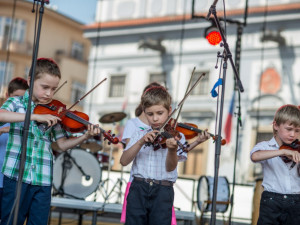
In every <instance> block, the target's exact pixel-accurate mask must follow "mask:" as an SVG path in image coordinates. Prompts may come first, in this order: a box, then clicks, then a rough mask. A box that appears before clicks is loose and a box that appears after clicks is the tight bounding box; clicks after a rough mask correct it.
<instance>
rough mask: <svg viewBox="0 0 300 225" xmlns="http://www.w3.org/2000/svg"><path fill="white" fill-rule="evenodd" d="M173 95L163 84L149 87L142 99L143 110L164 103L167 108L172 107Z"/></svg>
mask: <svg viewBox="0 0 300 225" xmlns="http://www.w3.org/2000/svg"><path fill="white" fill-rule="evenodd" d="M171 102H172V97H171V95H170V94H169V92H168V91H167V90H166V89H165V88H164V87H163V86H153V87H150V88H148V89H147V90H146V91H145V92H144V94H143V96H142V99H141V106H142V109H143V111H145V109H146V108H149V107H151V106H154V105H162V106H164V107H165V108H166V109H167V110H169V109H170V106H171Z"/></svg>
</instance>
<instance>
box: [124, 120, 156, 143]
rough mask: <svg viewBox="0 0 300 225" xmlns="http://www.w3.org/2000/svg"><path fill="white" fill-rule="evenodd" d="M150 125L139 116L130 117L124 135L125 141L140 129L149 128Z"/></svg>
mask: <svg viewBox="0 0 300 225" xmlns="http://www.w3.org/2000/svg"><path fill="white" fill-rule="evenodd" d="M149 128H150V126H149V125H147V124H145V123H143V122H142V121H141V120H140V119H139V118H138V117H136V118H133V119H130V120H128V121H127V123H126V125H125V128H124V132H123V136H122V141H125V140H126V139H128V138H131V137H132V135H134V134H135V133H136V132H138V131H143V130H147V129H149Z"/></svg>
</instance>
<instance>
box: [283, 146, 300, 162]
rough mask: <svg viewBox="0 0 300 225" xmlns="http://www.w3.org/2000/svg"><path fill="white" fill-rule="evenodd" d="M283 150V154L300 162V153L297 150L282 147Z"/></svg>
mask: <svg viewBox="0 0 300 225" xmlns="http://www.w3.org/2000/svg"><path fill="white" fill-rule="evenodd" d="M284 151H285V153H284V155H285V156H286V157H288V158H289V159H290V160H293V161H294V162H295V163H299V162H300V153H299V152H298V151H294V150H288V149H284Z"/></svg>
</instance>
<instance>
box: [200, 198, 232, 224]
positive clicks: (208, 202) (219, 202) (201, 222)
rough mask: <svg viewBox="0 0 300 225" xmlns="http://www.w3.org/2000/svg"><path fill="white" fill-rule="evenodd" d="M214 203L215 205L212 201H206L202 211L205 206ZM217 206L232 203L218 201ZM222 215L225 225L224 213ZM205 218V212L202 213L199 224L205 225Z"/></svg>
mask: <svg viewBox="0 0 300 225" xmlns="http://www.w3.org/2000/svg"><path fill="white" fill-rule="evenodd" d="M212 203H213V201H211V200H207V201H204V202H203V204H202V209H204V208H205V205H207V204H212ZM216 204H222V205H229V204H230V201H216ZM222 215H223V223H224V224H225V217H224V212H223V213H222ZM203 216H204V210H202V211H201V215H200V223H199V224H200V225H204V223H203Z"/></svg>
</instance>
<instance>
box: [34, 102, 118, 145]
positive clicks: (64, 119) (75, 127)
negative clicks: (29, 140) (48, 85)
mask: <svg viewBox="0 0 300 225" xmlns="http://www.w3.org/2000/svg"><path fill="white" fill-rule="evenodd" d="M33 113H35V114H50V115H54V116H57V117H59V118H60V119H61V121H60V123H61V124H62V126H63V128H64V129H65V130H67V131H69V132H71V133H78V132H82V131H84V130H85V129H86V127H87V126H88V125H93V124H92V123H90V122H89V121H88V120H89V116H88V115H87V114H85V113H83V112H79V111H76V110H74V111H71V110H68V109H67V108H66V105H65V104H63V103H62V102H60V101H58V100H52V101H51V102H50V103H48V104H38V105H37V106H36V107H35V109H34V111H33ZM39 127H40V128H41V129H42V130H43V132H45V131H46V130H47V129H49V128H45V127H44V126H39ZM99 128H100V130H101V133H102V134H103V136H104V138H105V139H107V140H109V142H110V143H113V144H118V143H119V139H118V138H117V137H114V136H115V135H114V134H111V131H108V132H106V131H105V130H103V129H102V128H101V127H99Z"/></svg>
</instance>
